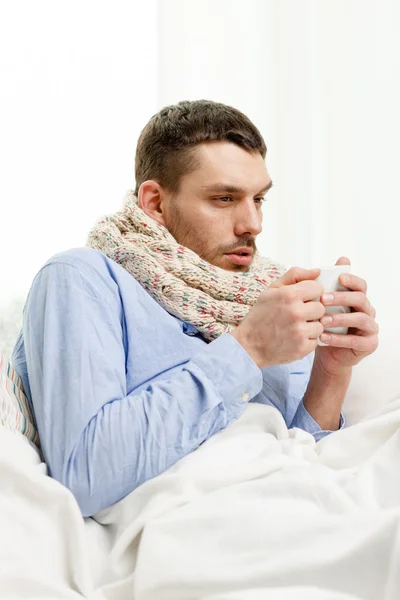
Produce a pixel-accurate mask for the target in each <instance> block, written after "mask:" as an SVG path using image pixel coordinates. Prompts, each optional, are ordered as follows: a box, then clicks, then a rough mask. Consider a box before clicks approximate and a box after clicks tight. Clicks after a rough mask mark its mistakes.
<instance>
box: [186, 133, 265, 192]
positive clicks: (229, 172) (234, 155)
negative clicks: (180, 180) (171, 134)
mask: <svg viewBox="0 0 400 600" xmlns="http://www.w3.org/2000/svg"><path fill="white" fill-rule="evenodd" d="M197 158H198V165H197V169H196V170H195V172H192V174H193V176H194V178H195V179H197V180H198V183H199V184H200V187H201V188H202V190H204V191H214V192H218V191H225V192H231V193H235V192H237V193H246V192H250V193H251V192H254V190H255V189H256V190H257V192H258V191H260V192H261V191H265V192H266V191H268V189H269V188H270V187H271V186H272V181H271V178H270V176H269V174H268V171H267V168H266V165H265V161H264V159H263V157H262V156H261V154H260V153H259V152H248V151H247V150H244V149H243V148H241V147H240V146H237V145H236V144H232V143H227V142H218V143H210V144H201V145H199V148H198V155H197Z"/></svg>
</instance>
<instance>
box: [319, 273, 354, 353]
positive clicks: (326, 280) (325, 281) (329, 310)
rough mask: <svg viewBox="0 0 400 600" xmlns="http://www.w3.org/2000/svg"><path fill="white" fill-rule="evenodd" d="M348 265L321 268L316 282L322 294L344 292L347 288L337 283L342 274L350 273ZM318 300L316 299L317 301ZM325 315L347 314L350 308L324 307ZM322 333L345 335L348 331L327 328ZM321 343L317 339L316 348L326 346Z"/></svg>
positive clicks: (346, 329) (342, 328)
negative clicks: (322, 288)
mask: <svg viewBox="0 0 400 600" xmlns="http://www.w3.org/2000/svg"><path fill="white" fill-rule="evenodd" d="M350 268H351V267H350V265H335V266H334V267H321V274H320V276H319V277H317V279H316V281H319V283H321V284H322V285H323V286H324V292H325V293H329V292H338V291H346V290H347V289H348V288H346V287H343V285H341V284H340V283H339V275H341V274H342V273H350ZM318 300H319V298H317V301H318ZM325 308H326V312H325V314H326V315H337V314H340V313H349V312H350V311H351V309H350V306H326V307H325ZM324 331H327V332H331V333H340V334H342V335H345V334H346V333H347V331H348V328H347V327H327V328H326V329H325V330H324ZM327 345H328V344H324V342H321V340H320V338H318V346H327Z"/></svg>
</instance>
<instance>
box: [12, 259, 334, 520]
mask: <svg viewBox="0 0 400 600" xmlns="http://www.w3.org/2000/svg"><path fill="white" fill-rule="evenodd" d="M13 364H14V367H15V369H16V371H17V372H18V373H19V375H20V376H21V378H22V381H23V384H24V388H25V392H26V395H27V397H28V399H29V401H30V402H31V403H32V407H33V411H34V415H35V418H36V423H37V427H38V431H39V436H40V441H41V447H42V452H43V457H44V459H45V461H46V463H47V466H48V469H49V474H50V475H51V476H52V477H54V478H55V479H57V480H58V481H60V482H61V483H62V484H64V485H65V486H66V487H68V488H69V489H70V490H71V491H72V493H73V494H74V495H75V497H76V499H77V502H78V504H79V506H80V509H81V511H82V514H83V516H90V515H93V514H95V513H96V512H97V511H99V510H101V509H103V508H105V507H107V506H110V505H111V504H114V503H115V502H117V501H118V500H120V499H122V498H123V497H125V496H126V495H127V494H129V493H130V492H131V491H132V490H133V489H135V488H136V487H137V486H139V485H140V484H142V483H143V482H145V481H146V480H148V479H150V478H152V477H154V476H156V475H158V474H159V473H161V472H162V471H164V470H165V469H168V467H170V466H171V465H172V464H174V463H175V462H176V461H178V460H179V459H180V458H182V457H183V456H185V455H186V454H188V453H189V452H191V451H193V450H194V449H195V448H197V447H198V446H199V445H200V444H201V443H202V442H204V441H205V440H206V439H207V438H209V437H210V436H211V435H213V434H214V433H216V432H217V431H220V430H221V429H223V428H224V427H226V426H227V425H229V423H231V422H232V421H234V420H235V419H238V418H239V417H240V415H241V414H242V413H243V411H244V409H245V407H246V405H247V403H248V402H249V401H253V402H261V403H264V404H268V405H272V406H274V407H276V408H277V409H278V410H279V411H280V413H281V414H282V415H283V418H284V419H285V421H286V423H287V426H288V427H300V428H302V429H304V430H306V431H308V432H310V433H311V434H312V435H313V436H314V437H315V439H316V440H319V439H320V438H321V437H323V436H324V435H326V434H327V433H329V432H328V431H322V430H321V428H320V427H319V426H318V424H317V423H316V421H315V420H314V419H313V418H312V417H311V416H310V414H309V413H308V412H307V410H306V409H305V408H304V406H303V402H302V397H303V395H304V392H305V390H306V387H307V383H308V380H309V375H310V369H311V364H312V355H310V356H308V357H306V358H304V359H302V360H299V361H296V362H294V363H291V364H287V365H279V366H275V367H268V368H264V369H262V370H260V369H259V368H258V366H257V365H256V364H255V363H254V361H253V360H252V359H251V357H250V356H249V355H248V353H247V352H246V351H245V350H244V348H243V347H242V346H241V345H240V344H239V343H238V342H237V341H236V339H235V338H234V337H233V336H231V335H229V334H228V333H225V334H223V335H221V336H220V337H218V338H217V339H216V340H214V341H212V342H211V343H207V342H206V341H205V340H204V338H203V337H202V336H201V335H200V334H199V332H198V331H197V330H196V329H195V328H194V327H193V326H192V325H191V324H189V323H186V322H182V321H181V320H179V319H178V318H176V317H174V316H172V315H171V314H169V313H168V312H166V311H165V310H164V309H163V308H162V307H161V306H160V305H159V304H158V303H157V302H156V301H155V300H154V299H153V298H152V297H151V296H150V295H149V294H148V293H147V292H146V291H145V290H144V288H142V286H141V285H140V284H139V283H138V282H137V281H136V280H135V279H134V278H133V277H132V276H131V275H130V274H129V273H128V272H127V271H126V270H125V269H124V268H123V267H121V266H120V265H118V264H117V263H115V262H114V261H112V260H110V259H108V258H107V257H106V256H104V255H103V254H102V253H100V252H98V251H96V250H92V249H90V248H78V249H74V250H70V251H67V252H64V253H61V254H58V255H56V256H54V257H53V258H51V259H50V260H49V261H48V262H47V263H46V264H45V265H44V267H43V268H42V269H41V270H40V271H39V273H38V274H37V275H36V277H35V279H34V281H33V284H32V287H31V290H30V292H29V295H28V298H27V301H26V305H25V309H24V318H23V327H22V331H21V333H20V335H19V337H18V340H17V343H16V346H15V348H14V352H13Z"/></svg>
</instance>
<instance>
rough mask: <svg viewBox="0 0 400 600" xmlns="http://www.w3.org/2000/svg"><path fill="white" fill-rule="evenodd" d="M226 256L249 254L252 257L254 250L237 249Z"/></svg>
mask: <svg viewBox="0 0 400 600" xmlns="http://www.w3.org/2000/svg"><path fill="white" fill-rule="evenodd" d="M226 254H249V255H250V256H252V254H253V248H236V250H232V252H227V253H226Z"/></svg>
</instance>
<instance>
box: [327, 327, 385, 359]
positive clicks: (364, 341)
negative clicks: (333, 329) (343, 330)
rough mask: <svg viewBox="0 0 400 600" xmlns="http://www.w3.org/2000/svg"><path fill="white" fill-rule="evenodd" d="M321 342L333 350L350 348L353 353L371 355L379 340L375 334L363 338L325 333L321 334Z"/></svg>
mask: <svg viewBox="0 0 400 600" xmlns="http://www.w3.org/2000/svg"><path fill="white" fill-rule="evenodd" d="M321 342H324V344H327V345H328V346H333V347H335V348H351V349H352V350H354V351H355V352H361V353H363V354H372V352H375V350H376V349H377V347H378V344H379V339H378V335H377V334H372V335H367V336H363V335H351V334H347V335H343V334H340V333H329V332H327V333H323V334H321Z"/></svg>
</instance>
